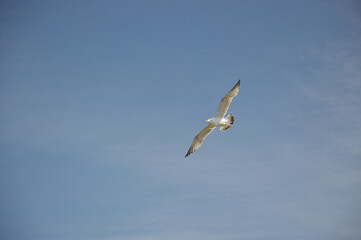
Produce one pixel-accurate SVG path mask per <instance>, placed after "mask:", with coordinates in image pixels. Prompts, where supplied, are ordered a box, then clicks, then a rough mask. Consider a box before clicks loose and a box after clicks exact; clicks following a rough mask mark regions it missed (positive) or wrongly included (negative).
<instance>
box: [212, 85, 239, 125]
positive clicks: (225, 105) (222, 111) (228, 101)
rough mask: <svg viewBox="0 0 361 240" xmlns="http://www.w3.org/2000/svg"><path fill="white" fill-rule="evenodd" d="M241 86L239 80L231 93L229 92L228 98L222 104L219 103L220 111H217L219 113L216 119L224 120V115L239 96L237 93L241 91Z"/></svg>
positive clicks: (225, 97)
mask: <svg viewBox="0 0 361 240" xmlns="http://www.w3.org/2000/svg"><path fill="white" fill-rule="evenodd" d="M240 85H241V80H238V82H237V83H236V85H235V86H234V87H233V88H232V89H231V91H229V92H228V93H227V94H226V96H224V97H223V98H222V100H221V102H220V103H219V106H218V109H217V113H216V116H215V118H223V117H224V115H225V114H226V112H227V110H228V108H229V105H230V104H231V102H232V99H233V98H234V97H235V96H237V93H238V91H239V86H240Z"/></svg>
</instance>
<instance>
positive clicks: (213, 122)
mask: <svg viewBox="0 0 361 240" xmlns="http://www.w3.org/2000/svg"><path fill="white" fill-rule="evenodd" d="M240 83H241V81H240V80H239V81H238V82H237V84H236V85H235V86H234V87H233V88H232V89H231V90H230V91H229V92H228V93H227V94H226V96H224V97H223V98H222V100H221V102H220V103H219V106H218V109H217V113H216V116H214V117H213V118H210V119H208V120H207V121H206V122H208V123H209V124H208V126H206V127H205V128H203V130H202V131H200V132H199V133H198V134H197V135H196V136H195V137H194V140H193V142H192V144H191V146H190V147H189V150H188V152H187V154H186V155H185V157H187V156H188V155H189V154H191V153H192V152H194V151H195V150H197V149H198V148H200V146H201V145H202V143H203V140H204V139H205V138H206V137H207V136H208V135H209V134H210V133H211V132H212V131H213V130H214V129H215V128H217V127H219V130H221V131H224V130H227V129H229V128H231V127H232V126H233V124H234V116H233V114H232V113H230V114H228V116H227V117H224V116H225V115H226V113H227V110H228V108H229V105H230V104H231V102H232V100H233V98H234V97H235V96H236V95H237V94H238V91H239V86H240Z"/></svg>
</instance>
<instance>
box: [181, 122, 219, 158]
mask: <svg viewBox="0 0 361 240" xmlns="http://www.w3.org/2000/svg"><path fill="white" fill-rule="evenodd" d="M216 127H217V126H216V125H213V124H212V123H210V124H208V126H207V127H205V128H203V129H202V131H200V132H199V133H198V134H197V136H195V137H194V139H193V142H192V144H191V146H190V147H189V150H188V152H187V154H186V155H185V157H187V156H188V155H189V154H191V153H192V152H194V151H195V150H197V149H198V148H200V146H202V143H203V140H204V139H205V138H206V137H207V136H208V135H209V134H210V133H211V132H212V131H213V130H214V129H215V128H216Z"/></svg>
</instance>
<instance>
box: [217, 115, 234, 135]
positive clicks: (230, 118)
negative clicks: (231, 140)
mask: <svg viewBox="0 0 361 240" xmlns="http://www.w3.org/2000/svg"><path fill="white" fill-rule="evenodd" d="M225 119H226V120H227V124H226V125H224V126H221V127H220V128H219V130H221V131H224V130H227V129H230V128H231V127H232V126H233V124H234V116H233V114H232V113H230V114H228V116H227V117H226V118H225Z"/></svg>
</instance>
